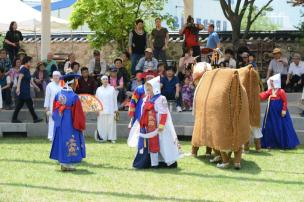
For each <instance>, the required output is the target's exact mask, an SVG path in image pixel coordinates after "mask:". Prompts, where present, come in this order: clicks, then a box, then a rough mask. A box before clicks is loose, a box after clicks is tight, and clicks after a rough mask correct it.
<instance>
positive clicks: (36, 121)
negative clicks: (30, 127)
mask: <svg viewBox="0 0 304 202" xmlns="http://www.w3.org/2000/svg"><path fill="white" fill-rule="evenodd" d="M42 121H43V119H39V118H38V119H36V120H34V123H39V122H42Z"/></svg>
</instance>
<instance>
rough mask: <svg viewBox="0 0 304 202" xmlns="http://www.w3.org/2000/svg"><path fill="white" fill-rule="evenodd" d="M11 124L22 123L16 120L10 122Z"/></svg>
mask: <svg viewBox="0 0 304 202" xmlns="http://www.w3.org/2000/svg"><path fill="white" fill-rule="evenodd" d="M12 123H22V121H20V120H18V119H16V120H12Z"/></svg>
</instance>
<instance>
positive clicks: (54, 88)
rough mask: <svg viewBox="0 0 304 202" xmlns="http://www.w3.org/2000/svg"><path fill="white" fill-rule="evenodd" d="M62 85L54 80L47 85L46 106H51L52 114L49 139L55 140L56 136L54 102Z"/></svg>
mask: <svg viewBox="0 0 304 202" xmlns="http://www.w3.org/2000/svg"><path fill="white" fill-rule="evenodd" d="M61 89H62V87H61V86H60V85H59V84H57V83H56V82H54V81H52V82H50V83H49V84H48V85H47V86H46V90H45V99H44V107H45V108H49V110H50V114H49V117H48V119H49V127H48V139H49V140H51V141H52V140H53V137H54V120H53V118H52V113H53V102H54V99H55V96H56V94H57V93H58V92H60V90H61Z"/></svg>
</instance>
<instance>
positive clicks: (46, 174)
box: [0, 138, 304, 202]
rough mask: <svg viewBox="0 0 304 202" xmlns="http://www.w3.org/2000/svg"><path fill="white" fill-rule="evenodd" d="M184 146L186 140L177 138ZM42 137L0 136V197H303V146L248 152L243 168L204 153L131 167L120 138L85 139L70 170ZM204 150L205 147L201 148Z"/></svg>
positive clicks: (130, 154)
mask: <svg viewBox="0 0 304 202" xmlns="http://www.w3.org/2000/svg"><path fill="white" fill-rule="evenodd" d="M181 143H182V145H183V150H184V151H185V152H189V151H190V149H191V146H190V142H181ZM50 147H51V145H50V143H49V142H48V141H47V140H42V139H30V138H26V139H22V138H4V139H0V201H1V202H2V201H5V202H6V201H18V202H19V201H39V202H41V201H52V202H53V201H229V202H234V201H246V202H249V201H267V202H269V201H284V202H285V201H288V202H290V201H297V202H298V201H304V149H303V147H302V148H300V149H297V150H291V151H279V150H273V151H271V152H266V151H265V152H263V153H254V152H252V153H250V154H246V155H244V156H243V157H244V158H243V159H244V160H243V161H242V169H241V170H240V171H236V170H234V169H229V170H220V169H217V168H216V167H215V166H214V165H212V164H209V163H207V161H205V160H204V159H203V157H199V158H193V157H184V158H183V159H181V160H180V161H179V165H178V168H177V169H171V170H168V169H157V170H151V169H150V170H134V169H132V167H131V165H132V161H133V157H134V153H135V151H134V149H132V148H128V146H127V145H126V141H125V140H120V141H118V143H117V144H115V145H113V144H110V143H106V144H98V143H95V142H94V141H92V140H91V139H89V140H87V158H86V159H85V160H84V161H83V162H82V163H81V164H80V165H79V166H78V167H77V168H78V170H77V171H75V172H71V173H62V172H61V171H60V167H59V165H58V164H57V163H56V162H55V161H52V160H50V159H49V151H50ZM201 153H202V151H201Z"/></svg>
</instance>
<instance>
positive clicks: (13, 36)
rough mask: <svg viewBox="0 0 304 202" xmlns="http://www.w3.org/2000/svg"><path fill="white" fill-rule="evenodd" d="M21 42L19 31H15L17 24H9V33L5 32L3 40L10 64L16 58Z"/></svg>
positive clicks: (21, 37)
mask: <svg viewBox="0 0 304 202" xmlns="http://www.w3.org/2000/svg"><path fill="white" fill-rule="evenodd" d="M22 40H23V36H22V34H21V32H20V31H18V30H17V23H16V22H15V21H13V22H11V24H10V26H9V31H8V32H6V35H5V39H4V48H5V50H6V51H7V52H8V55H9V59H10V62H11V63H12V62H13V60H14V59H15V57H16V56H17V54H18V52H19V49H20V41H22Z"/></svg>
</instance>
